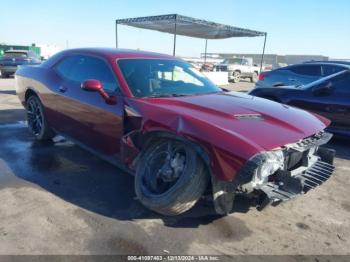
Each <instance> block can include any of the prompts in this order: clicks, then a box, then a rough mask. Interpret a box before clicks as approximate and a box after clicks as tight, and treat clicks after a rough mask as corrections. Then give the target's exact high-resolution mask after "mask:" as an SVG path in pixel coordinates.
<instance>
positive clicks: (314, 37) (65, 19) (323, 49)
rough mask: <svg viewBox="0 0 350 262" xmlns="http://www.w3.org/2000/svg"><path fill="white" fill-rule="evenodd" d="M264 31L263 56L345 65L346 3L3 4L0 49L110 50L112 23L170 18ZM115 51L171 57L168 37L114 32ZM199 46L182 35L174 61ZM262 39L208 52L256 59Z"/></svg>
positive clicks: (154, 0) (23, 0) (133, 0)
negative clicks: (8, 46)
mask: <svg viewBox="0 0 350 262" xmlns="http://www.w3.org/2000/svg"><path fill="white" fill-rule="evenodd" d="M173 13H178V14H181V15H186V16H191V17H195V18H200V19H205V20H209V21H214V22H218V23H223V24H228V25H233V26H237V27H243V28H248V29H253V30H258V31H264V32H267V34H268V36H267V43H266V53H269V54H279V55H286V54H304V55H305V54H309V55H325V56H329V57H331V58H347V59H350V15H349V14H350V1H349V0H333V1H329V0H293V1H287V0H285V1H283V0H264V1H260V0H209V1H207V0H171V1H169V0H128V1H127V0H11V1H8V0H0V25H1V26H0V43H6V44H12V45H14V44H24V45H28V44H31V43H38V44H50V45H57V46H59V47H60V48H66V47H69V48H74V47H114V46H115V20H116V19H120V18H129V17H138V16H148V15H160V14H173ZM118 38H119V47H123V48H131V49H141V50H149V51H156V52H161V53H168V54H171V53H172V47H173V42H172V41H173V36H172V35H170V34H165V33H160V32H155V31H149V30H143V29H135V28H132V27H128V26H120V27H119V28H118ZM204 46H205V41H204V40H203V39H196V38H190V37H185V36H179V37H178V38H177V55H182V56H195V57H198V56H199V54H200V53H201V52H204ZM262 46H263V37H256V38H231V39H225V40H209V41H208V52H213V53H215V52H220V53H261V51H262Z"/></svg>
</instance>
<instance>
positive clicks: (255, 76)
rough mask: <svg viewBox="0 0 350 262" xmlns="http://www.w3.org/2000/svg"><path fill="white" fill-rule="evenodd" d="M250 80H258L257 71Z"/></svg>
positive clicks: (254, 81)
mask: <svg viewBox="0 0 350 262" xmlns="http://www.w3.org/2000/svg"><path fill="white" fill-rule="evenodd" d="M250 82H252V83H256V82H258V73H257V72H254V73H253V75H252V77H251V78H250Z"/></svg>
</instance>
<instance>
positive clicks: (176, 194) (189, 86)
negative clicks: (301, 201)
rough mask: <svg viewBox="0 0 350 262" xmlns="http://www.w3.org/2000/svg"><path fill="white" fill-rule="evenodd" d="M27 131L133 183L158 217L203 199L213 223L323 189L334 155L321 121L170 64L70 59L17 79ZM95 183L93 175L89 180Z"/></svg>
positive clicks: (156, 57)
mask: <svg viewBox="0 0 350 262" xmlns="http://www.w3.org/2000/svg"><path fill="white" fill-rule="evenodd" d="M15 81H16V90H17V94H18V97H19V99H20V100H21V102H22V104H23V105H24V106H25V108H26V111H27V118H28V126H29V130H30V131H31V133H33V135H34V136H35V137H36V139H38V140H46V139H52V138H53V137H54V136H55V135H56V134H59V135H62V136H64V137H67V138H68V139H70V140H72V141H73V142H75V143H76V144H78V145H81V146H82V147H84V148H86V149H87V150H89V151H91V152H93V153H95V154H97V155H99V156H100V157H102V158H103V159H105V160H107V161H109V162H111V163H113V164H115V165H117V166H118V167H120V168H122V169H124V170H125V171H127V172H128V173H130V174H134V175H135V192H136V196H137V198H138V199H139V201H140V202H142V204H143V205H145V206H146V207H148V208H149V209H152V210H154V211H156V212H158V213H161V214H164V215H177V214H180V213H183V212H185V211H187V210H189V209H190V208H191V207H193V206H194V205H195V203H196V202H197V201H198V200H199V199H200V198H201V196H203V195H209V196H212V199H213V202H214V207H215V210H216V212H217V213H219V214H227V213H229V212H230V211H231V210H232V207H233V202H234V198H235V195H237V194H244V195H246V196H249V197H252V198H253V199H254V200H255V202H254V203H256V206H257V208H258V209H262V208H263V207H265V206H266V205H268V204H271V205H277V204H279V203H281V202H283V201H286V200H289V199H291V198H293V197H295V196H297V195H300V194H304V193H306V192H307V191H309V190H310V189H313V188H315V187H317V186H319V185H320V184H322V183H323V182H325V181H326V180H327V179H329V177H330V176H331V175H332V172H333V170H334V167H333V158H334V153H335V152H334V151H333V150H329V149H326V148H323V147H320V146H321V145H323V144H325V143H327V142H328V141H329V140H330V138H331V135H330V134H329V133H327V132H324V129H325V128H326V127H327V126H328V125H329V121H328V120H327V119H325V118H323V117H321V116H318V115H314V114H311V113H308V112H306V111H303V110H300V109H297V108H293V107H290V106H286V105H282V104H279V103H276V102H272V101H269V100H265V99H262V98H257V97H253V96H249V95H246V94H242V93H237V92H227V91H224V90H222V89H220V88H218V87H217V86H215V85H214V84H213V83H211V82H210V81H209V80H208V79H207V78H206V77H205V76H203V75H202V74H201V73H200V72H198V71H196V70H195V69H194V68H193V67H191V65H189V64H188V63H186V62H184V61H182V60H181V59H178V58H175V57H173V56H168V55H162V54H156V53H150V52H141V51H132V50H123V49H98V48H86V49H73V50H66V51H63V52H60V53H58V54H56V55H55V56H53V57H52V58H50V59H48V60H47V61H46V62H44V63H42V64H41V65H39V66H26V67H21V68H20V69H19V70H18V71H17V72H16V76H15ZM96 175H98V174H96Z"/></svg>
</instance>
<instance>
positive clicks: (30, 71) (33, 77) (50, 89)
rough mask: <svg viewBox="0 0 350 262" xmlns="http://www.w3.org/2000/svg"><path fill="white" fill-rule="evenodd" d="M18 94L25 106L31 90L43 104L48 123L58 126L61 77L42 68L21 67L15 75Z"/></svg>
mask: <svg viewBox="0 0 350 262" xmlns="http://www.w3.org/2000/svg"><path fill="white" fill-rule="evenodd" d="M15 79H16V80H15V84H16V93H17V95H18V98H19V99H20V101H21V103H22V105H23V106H25V99H26V97H25V96H26V93H27V92H28V91H29V90H31V91H32V92H34V93H35V94H36V95H37V96H38V97H39V98H40V101H41V103H42V104H43V107H44V110H45V114H46V117H47V120H48V122H49V123H50V125H52V126H53V127H55V126H56V124H55V123H56V120H57V119H56V113H55V96H56V95H55V94H56V90H58V87H59V86H60V84H61V81H62V80H61V79H60V77H59V76H58V75H57V74H56V73H55V72H54V71H52V70H51V69H49V68H44V67H40V66H26V67H21V68H19V70H17V72H16V74H15Z"/></svg>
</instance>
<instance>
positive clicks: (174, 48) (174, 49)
mask: <svg viewBox="0 0 350 262" xmlns="http://www.w3.org/2000/svg"><path fill="white" fill-rule="evenodd" d="M176 20H177V15H175V25H174V47H173V56H175V54H176V26H177V21H176Z"/></svg>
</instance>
